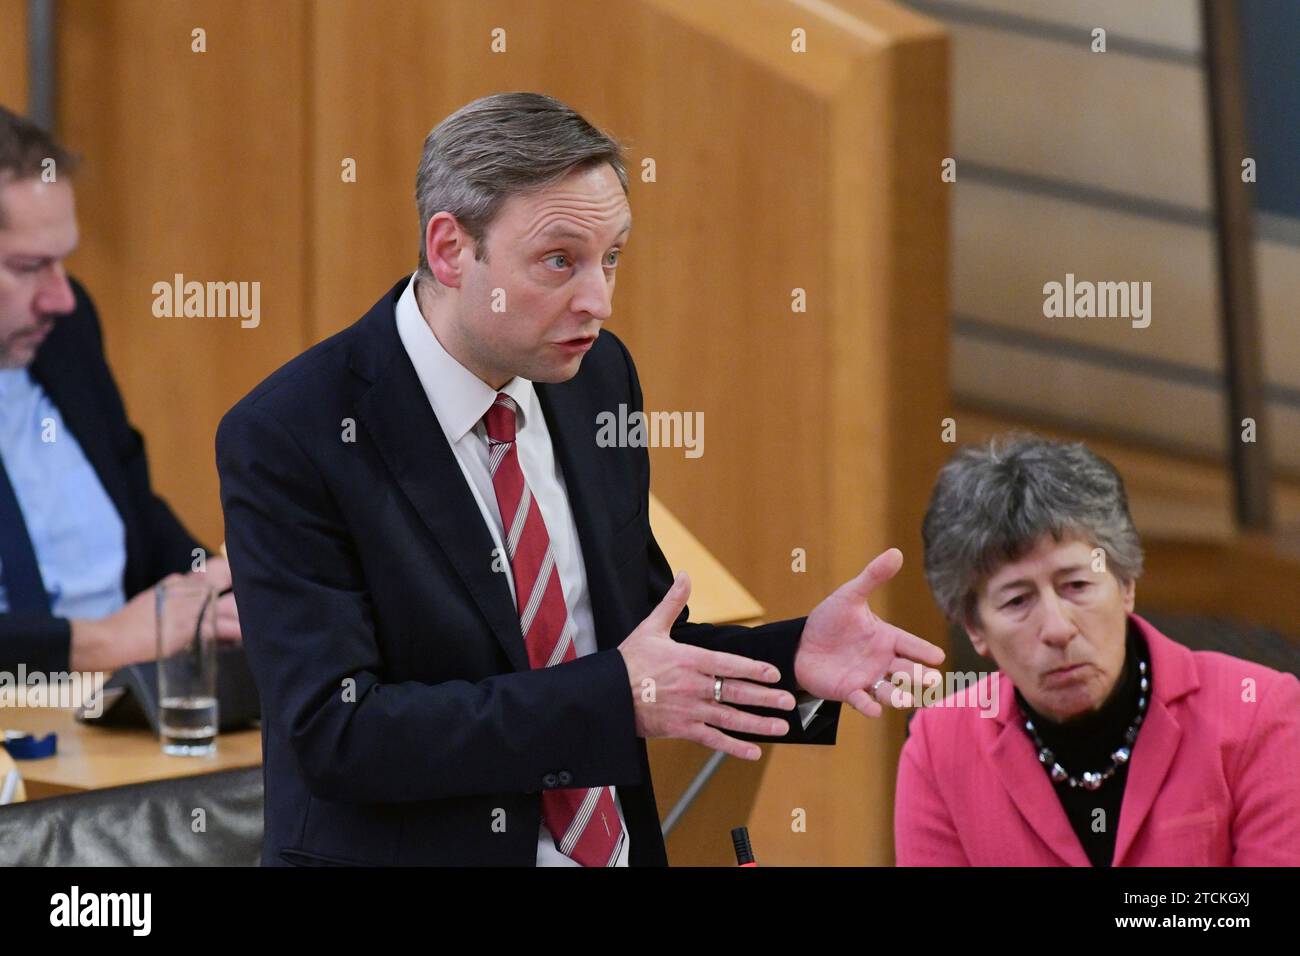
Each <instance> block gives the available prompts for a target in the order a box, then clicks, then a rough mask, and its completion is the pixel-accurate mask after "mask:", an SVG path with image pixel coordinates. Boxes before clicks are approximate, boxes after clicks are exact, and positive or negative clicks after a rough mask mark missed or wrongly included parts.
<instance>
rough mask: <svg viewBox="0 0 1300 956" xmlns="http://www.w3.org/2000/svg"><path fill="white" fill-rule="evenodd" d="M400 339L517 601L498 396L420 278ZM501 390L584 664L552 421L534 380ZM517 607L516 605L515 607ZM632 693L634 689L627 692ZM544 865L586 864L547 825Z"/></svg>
mask: <svg viewBox="0 0 1300 956" xmlns="http://www.w3.org/2000/svg"><path fill="white" fill-rule="evenodd" d="M397 334H398V335H399V336H400V337H401V339H402V346H403V347H404V348H405V349H406V354H407V355H409V356H410V357H411V363H412V364H413V365H414V366H415V373H416V375H418V376H419V378H420V385H421V386H423V388H424V394H425V395H427V396H428V398H429V404H430V405H431V406H433V412H434V414H435V415H437V416H438V423H439V424H440V425H442V431H443V434H445V435H446V436H447V442H448V444H450V445H451V448H452V451H454V452H455V453H456V461H457V462H459V463H460V470H461V471H462V472H463V473H464V475H465V480H466V482H467V483H468V484H469V487H470V491H471V492H473V494H474V500H475V502H476V503H477V504H478V508H479V511H480V512H481V513H482V515H483V521H484V523H485V524H486V525H487V526H488V530H489V531H491V532H492V542H493V544H494V545H496V547H497V548H498V549H500V550H499V551H498V552H497V554H499V555H500V556H501V558H500V562H501V565H502V566H504V573H505V576H506V581H507V582H508V583H509V586H510V594H511V596H512V597H514V595H515V582H514V574H513V571H512V570H511V568H510V561H509V559H508V558H507V557H506V553H507V552H506V549H505V546H504V544H503V543H502V538H503V535H504V532H503V530H502V529H503V523H502V521H501V509H500V507H499V506H498V505H497V495H496V488H495V487H494V486H493V484H492V473H491V471H490V470H489V468H488V446H487V430H486V428H485V427H484V424H483V416H484V415H486V414H487V410H488V409H489V408H490V407H491V406H492V402H493V401H495V399H496V397H497V390H496V389H493V388H492V387H490V386H489V385H488V384H487V383H486V382H484V381H483V380H482V379H480V378H479V377H478V376H477V375H475V374H474V373H473V372H471V371H470V370H469V369H467V368H465V366H463V365H461V364H460V362H458V361H457V360H456V359H455V358H453V357H452V356H451V355H450V354H449V353H448V352H447V350H446V349H445V348H443V346H442V343H441V342H439V341H438V338H437V336H435V335H434V334H433V331H432V330H431V329H430V328H429V324H428V323H427V322H425V321H424V316H423V315H421V313H420V307H419V305H418V304H417V303H416V299H415V279H414V276H412V279H411V281H410V282H409V283H407V286H406V289H405V291H404V292H403V293H402V297H401V298H400V299H398V301H397ZM501 391H503V392H505V393H506V394H507V395H509V396H510V397H511V398H513V399H514V400H515V402H516V403H517V404H518V406H519V421H518V424H517V426H516V430H515V447H516V448H517V450H518V455H519V466H520V468H522V469H523V472H524V480H525V481H526V482H527V483H528V487H529V489H530V490H531V491H532V494H533V498H534V499H535V500H536V501H537V506H538V507H539V508H540V509H541V512H542V521H544V522H545V523H546V533H547V534H548V535H549V536H550V539H551V548H552V550H553V551H554V552H555V567H556V569H557V570H558V571H559V574H560V584H561V587H562V589H563V591H564V603H565V605H566V606H567V607H568V609H569V627H570V629H571V630H572V631H573V649H574V653H575V654H576V655H577V656H578V657H582V656H583V655H585V654H592V653H594V652H595V651H596V628H595V622H594V620H593V618H592V613H591V595H590V593H589V592H588V590H587V568H586V565H585V564H584V562H583V559H582V548H581V547H579V545H578V529H577V526H576V525H575V524H574V520H573V512H572V510H570V508H569V495H568V492H567V490H566V488H565V484H564V475H563V474H562V473H561V472H560V466H559V465H558V464H557V463H556V461H555V452H554V449H553V448H552V447H551V433H550V431H549V430H548V429H547V427H546V416H545V415H543V414H542V407H541V405H540V404H539V403H538V401H537V393H536V392H535V391H534V390H533V383H532V382H531V381H529V380H528V379H526V378H520V377H518V376H516V377H515V378H512V379H511V380H510V381H509V382H507V383H506V384H505V385H504V386H502V388H501ZM483 559H484V560H485V561H486V560H488V559H489V556H488V555H484V556H483ZM517 603H518V599H517V598H516V606H517ZM631 692H632V691H631V687H630V685H629V689H628V693H629V694H631ZM614 806H615V808H617V810H618V818H619V822H621V823H622V824H623V829H624V831H626V830H627V823H626V821H624V819H623V808H622V806H621V805H620V804H619V801H618V791H617V790H615V791H614ZM630 844H631V836H630V834H629V837H628V839H625V840H624V841H623V848H622V850H621V851H620V852H619V856H618V862H617V863H616V864H615V865H616V866H627V857H628V847H629V845H630ZM537 865H538V866H578V865H579V864H578V863H577V862H576V861H574V860H572V859H570V858H569V857H567V856H565V855H564V854H563V853H561V852H560V851H559V850H557V849H556V848H555V840H554V839H553V838H552V836H551V833H550V831H549V830H547V829H546V824H545V823H543V824H542V826H541V832H540V833H539V834H538V839H537Z"/></svg>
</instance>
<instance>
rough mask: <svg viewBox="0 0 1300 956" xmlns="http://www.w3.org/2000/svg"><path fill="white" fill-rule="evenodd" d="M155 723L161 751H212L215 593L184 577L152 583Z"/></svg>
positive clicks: (189, 754) (190, 754) (185, 753)
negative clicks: (155, 645) (154, 599)
mask: <svg viewBox="0 0 1300 956" xmlns="http://www.w3.org/2000/svg"><path fill="white" fill-rule="evenodd" d="M156 595H157V608H158V724H159V731H160V734H161V736H162V749H163V753H166V754H172V755H175V756H185V757H194V756H205V755H207V754H213V753H216V752H217V633H216V613H217V596H216V593H215V592H214V591H213V590H212V588H211V587H209V586H208V585H206V584H203V583H200V582H199V581H197V580H195V579H193V578H186V579H185V580H182V581H176V582H173V583H170V584H160V585H158V587H157V588H156Z"/></svg>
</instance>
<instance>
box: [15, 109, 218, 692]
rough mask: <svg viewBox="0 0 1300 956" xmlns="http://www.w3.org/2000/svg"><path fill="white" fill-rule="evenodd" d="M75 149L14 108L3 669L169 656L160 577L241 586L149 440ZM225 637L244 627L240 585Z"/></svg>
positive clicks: (111, 664)
mask: <svg viewBox="0 0 1300 956" xmlns="http://www.w3.org/2000/svg"><path fill="white" fill-rule="evenodd" d="M74 163H75V159H74V157H73V156H71V155H70V154H69V153H68V152H67V151H65V150H64V149H63V148H62V147H61V146H60V145H59V144H58V143H57V142H55V141H54V139H53V138H52V137H50V136H49V135H48V134H47V133H46V132H45V131H43V130H42V129H40V128H39V127H37V126H36V125H34V124H33V123H31V122H28V121H27V120H25V119H23V118H22V117H20V116H17V115H15V114H14V113H12V112H10V111H9V110H6V109H4V108H3V107H0V669H2V670H5V671H14V670H16V669H17V668H18V667H19V665H22V666H23V667H25V668H26V670H27V672H28V673H29V674H30V673H32V672H35V671H41V672H46V673H51V672H64V671H68V670H74V671H92V670H114V669H116V668H118V667H121V666H123V665H126V664H131V663H135V662H137V661H144V660H151V659H153V658H154V657H156V656H157V648H156V645H155V627H154V604H153V597H152V586H153V585H154V584H155V583H157V582H158V581H159V580H160V579H164V578H167V577H169V576H173V575H174V576H178V577H179V576H180V575H181V574H184V573H187V572H189V573H202V574H205V575H206V577H207V580H208V583H209V584H210V585H212V586H213V587H214V588H216V589H217V590H221V589H224V588H225V587H227V585H228V584H229V581H230V572H229V569H228V568H227V566H226V562H225V559H223V558H221V557H217V556H210V557H207V558H206V571H200V572H193V571H192V568H193V566H194V565H195V559H196V557H197V556H198V555H199V554H200V553H206V552H201V550H200V549H201V548H202V546H201V545H200V544H199V543H198V542H197V541H196V540H195V539H194V537H193V536H192V535H191V534H190V533H189V532H188V531H186V530H185V528H184V526H182V525H181V523H180V521H178V520H177V518H176V516H175V515H174V514H172V512H171V509H170V508H168V507H167V504H166V502H164V501H163V500H162V499H161V498H159V497H158V496H157V495H155V494H154V493H153V490H152V488H151V487H150V484H149V471H148V465H147V463H146V461H145V453H144V444H143V442H142V440H141V438H140V434H139V432H137V431H136V430H135V429H134V428H132V427H131V424H130V422H129V421H128V420H127V417H126V409H125V407H124V406H123V403H122V397H121V395H120V394H119V393H118V390H117V385H116V384H115V383H114V381H113V376H112V373H111V372H110V371H109V368H108V365H107V364H106V362H105V360H104V349H103V342H102V340H101V337H100V330H99V320H98V317H97V316H96V314H95V307H94V305H93V304H92V303H91V301H90V297H89V296H88V295H87V294H86V291H85V290H84V289H83V288H82V287H81V286H80V285H78V284H77V283H76V282H75V281H73V280H72V279H70V278H69V277H68V275H67V274H66V273H65V272H64V269H63V260H64V259H65V258H66V257H67V256H68V255H70V254H71V253H72V251H73V249H75V248H76V246H77V218H76V211H75V206H74V202H73V190H72V185H71V184H70V183H69V181H68V176H69V174H70V173H71V172H72V169H73V166H74ZM216 621H217V625H216V626H217V634H218V637H220V638H224V639H227V640H236V639H238V638H239V618H238V615H237V612H236V609H235V604H234V597H233V595H227V596H226V597H225V598H223V599H221V601H220V602H219V604H218V609H217V615H216Z"/></svg>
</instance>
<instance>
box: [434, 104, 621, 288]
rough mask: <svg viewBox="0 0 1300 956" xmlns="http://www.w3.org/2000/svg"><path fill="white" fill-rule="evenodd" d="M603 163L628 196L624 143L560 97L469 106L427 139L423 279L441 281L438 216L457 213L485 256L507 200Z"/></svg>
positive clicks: (483, 257)
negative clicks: (434, 261) (434, 236)
mask: <svg viewBox="0 0 1300 956" xmlns="http://www.w3.org/2000/svg"><path fill="white" fill-rule="evenodd" d="M600 163H609V165H610V166H612V167H613V169H614V172H615V173H616V174H617V175H618V180H619V182H620V183H621V184H622V186H623V192H624V193H625V194H626V193H627V170H626V169H625V168H624V166H623V148H622V146H621V145H620V144H619V143H618V142H617V141H616V140H614V139H613V138H611V137H610V136H608V135H606V134H605V133H603V132H601V131H600V130H598V129H596V128H595V127H594V126H592V125H591V124H590V123H588V122H587V121H586V120H585V119H583V118H582V116H581V115H580V114H578V113H577V112H575V111H574V110H572V109H570V108H569V107H567V106H565V105H564V104H563V103H561V102H560V101H559V100H556V99H553V98H552V97H549V96H544V95H542V94H541V93H497V94H494V95H492V96H485V97H483V98H482V99H477V100H475V101H474V102H472V103H469V104H467V105H465V106H462V107H461V108H460V109H458V110H457V111H456V112H454V113H452V114H451V115H450V116H448V117H447V118H446V119H444V120H443V121H442V122H441V123H439V124H438V125H437V126H435V127H434V128H433V130H432V131H431V132H430V133H429V135H428V136H427V137H426V138H425V140H424V154H423V155H422V156H421V157H420V169H419V172H418V173H417V174H416V177H415V204H416V206H417V208H418V209H419V211H420V276H421V277H422V278H424V279H428V280H433V275H432V273H431V272H430V271H429V260H428V258H427V257H426V255H425V251H424V235H425V232H426V230H427V229H428V227H429V220H430V219H432V218H433V216H434V215H435V214H436V213H439V212H449V213H451V214H452V215H453V216H455V217H456V219H457V221H458V222H459V223H460V224H461V226H463V227H464V229H465V230H466V231H467V232H468V233H469V234H470V236H471V237H472V238H473V240H474V245H475V251H474V257H475V258H476V259H478V260H479V261H484V260H486V258H487V248H486V246H485V244H484V241H483V239H484V235H485V234H486V232H487V227H488V225H489V224H491V222H492V220H493V218H494V217H495V216H496V214H497V212H498V211H499V210H500V208H501V205H502V203H504V202H505V201H506V199H508V198H509V197H510V196H513V195H516V194H521V193H528V192H532V191H535V190H539V189H544V188H546V187H547V186H549V185H551V184H553V183H555V182H558V181H559V180H561V179H563V178H564V177H565V176H567V175H568V174H569V173H570V172H573V171H575V170H580V169H585V168H587V167H589V166H595V165H598V164H600Z"/></svg>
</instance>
